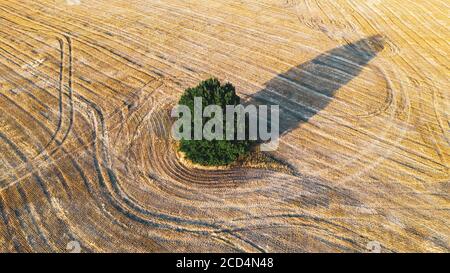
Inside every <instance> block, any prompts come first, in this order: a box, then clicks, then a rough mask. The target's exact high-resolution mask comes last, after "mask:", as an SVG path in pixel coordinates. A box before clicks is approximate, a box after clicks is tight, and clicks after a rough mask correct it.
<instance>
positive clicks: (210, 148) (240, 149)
mask: <svg viewBox="0 0 450 273" xmlns="http://www.w3.org/2000/svg"><path fill="white" fill-rule="evenodd" d="M195 97H201V98H202V112H203V110H204V109H205V107H206V106H208V105H218V106H220V107H221V109H222V111H223V112H222V113H223V124H224V126H223V127H222V130H223V135H224V136H225V135H226V134H225V133H226V126H225V124H226V123H225V122H226V121H225V118H226V115H225V106H226V105H234V106H236V105H238V104H240V98H239V96H238V95H236V90H235V88H234V86H233V85H232V84H230V83H226V84H224V85H221V83H220V81H219V80H218V79H216V78H211V79H208V80H206V81H203V82H201V83H200V84H199V85H198V86H197V87H194V88H188V89H186V90H185V92H184V94H183V95H182V96H181V98H180V101H179V104H180V105H186V106H187V107H189V109H190V110H191V113H192V120H191V139H190V140H189V139H181V141H180V145H179V149H180V151H181V152H183V153H184V154H185V155H186V157H187V158H188V159H189V160H191V161H192V162H194V163H197V164H201V165H206V166H220V165H227V164H230V163H232V162H234V161H235V160H237V159H238V158H239V157H240V156H243V155H245V154H247V153H248V152H249V151H250V149H251V146H252V144H253V142H252V141H248V140H226V139H224V140H206V139H202V140H194V115H193V113H194V98H195ZM213 117H214V116H212V117H210V118H205V117H203V123H202V124H203V125H204V124H206V123H207V122H208V120H210V119H211V118H213ZM234 126H235V130H234V132H235V133H236V132H237V129H236V127H237V120H236V117H235V120H234ZM234 139H236V138H234Z"/></svg>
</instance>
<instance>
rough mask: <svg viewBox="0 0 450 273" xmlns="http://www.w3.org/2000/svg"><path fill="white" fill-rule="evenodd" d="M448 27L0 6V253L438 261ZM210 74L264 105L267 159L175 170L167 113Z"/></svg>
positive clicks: (394, 18) (447, 208)
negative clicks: (376, 250)
mask: <svg viewBox="0 0 450 273" xmlns="http://www.w3.org/2000/svg"><path fill="white" fill-rule="evenodd" d="M449 14H450V8H449V3H448V1H443V0H442V1H437V0H427V1H425V0H421V1H403V0H384V1H383V0H371V1H363V0H347V1H344V0H338V1H332V0H327V1H325V0H324V1H314V0H284V1H282V0H276V1H275V0H262V1H256V0H252V1H247V0H245V1H229V0H214V1H212V0H210V1H206V0H204V1H191V0H190V1H188V0H186V1H178V0H164V1H153V0H132V1H127V0H110V1H106V0H102V1H94V0H67V1H66V0H56V1H54V0H40V1H31V0H21V1H18V0H8V1H6V0H1V1H0V25H1V28H0V113H1V114H0V115H1V116H0V117H1V118H0V252H66V251H68V250H69V251H70V250H71V249H72V246H73V241H76V242H79V244H80V247H81V251H83V252H90V251H92V252H105V251H133V252H134V251H137V252H142V251H145V252H148V251H150V252H172V251H176V252H181V251H195V252H204V251H205V252H206V251H219V252H234V251H249V252H275V251H276V252H303V251H307V252H310V251H323V252H329V251H331V252H354V251H357V252H364V251H369V250H368V249H369V248H370V247H371V246H373V245H374V244H375V245H376V244H379V245H381V251H383V252H398V251H400V252H404V251H406V252H409V251H419V252H422V251H437V252H449V251H450V238H449V236H450V198H449V193H450V171H449V163H450V122H449V120H450V118H449V117H450V116H449V115H450V111H449V110H450V92H449V90H450V82H449V66H450V61H449V57H448V54H449V53H450V45H449V41H450V29H449V23H450V20H449ZM210 76H217V77H219V78H220V79H221V80H223V81H229V82H231V83H233V84H234V85H235V86H236V88H237V91H238V93H239V95H240V96H241V97H242V98H244V99H245V100H247V101H248V102H252V101H253V102H258V103H261V102H269V103H272V104H279V105H280V107H281V130H282V133H283V134H282V136H281V137H280V146H279V149H278V150H277V151H276V152H272V153H271V154H270V155H269V156H270V157H271V158H273V159H274V160H275V161H276V162H277V163H276V164H266V165H264V164H263V165H258V166H254V165H252V164H249V165H242V166H239V167H232V168H225V169H223V168H222V169H202V168H197V167H193V166H191V165H189V164H188V163H186V162H185V161H183V160H181V159H180V158H179V156H178V154H177V153H176V152H175V148H174V147H175V146H174V143H173V141H171V138H170V135H169V132H170V125H171V119H170V116H169V111H170V109H171V107H172V106H173V105H175V104H176V102H177V100H178V98H179V96H180V94H181V93H182V92H183V90H184V89H185V88H187V87H190V86H194V85H196V84H197V83H198V82H199V81H201V80H203V79H206V78H208V77H210ZM277 164H278V165H279V166H278V167H277V166H276V165H277ZM280 166H281V167H280Z"/></svg>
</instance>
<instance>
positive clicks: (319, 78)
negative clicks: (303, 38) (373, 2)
mask: <svg viewBox="0 0 450 273" xmlns="http://www.w3.org/2000/svg"><path fill="white" fill-rule="evenodd" d="M383 48H384V39H383V37H382V36H381V35H374V36H371V37H368V38H365V39H361V40H358V41H356V42H354V43H351V44H347V45H344V46H341V47H337V48H334V49H332V50H330V51H327V52H325V53H323V54H321V55H319V56H317V57H316V58H314V59H312V60H310V61H308V62H306V63H303V64H301V65H299V66H296V67H293V68H291V69H290V70H288V71H287V72H285V73H282V74H279V75H278V76H277V77H275V78H273V79H272V80H270V81H269V82H267V83H266V84H265V86H266V88H264V89H263V90H261V91H259V92H257V93H256V94H254V95H253V96H252V97H251V98H250V99H249V100H247V101H246V102H245V104H247V105H249V104H254V105H279V109H280V112H279V118H280V124H279V126H280V127H279V132H280V136H281V135H283V134H286V133H287V132H289V131H291V130H293V129H295V128H297V127H298V126H299V125H300V124H301V123H303V122H307V121H308V120H309V119H310V118H311V117H312V116H314V115H315V114H316V113H318V112H319V111H320V110H322V109H323V108H325V107H326V106H327V105H328V104H329V103H330V102H331V100H332V99H333V96H334V94H335V93H336V91H337V90H339V89H340V88H341V87H342V86H344V85H346V84H347V83H348V82H350V81H351V80H352V79H353V78H355V77H357V76H358V75H359V74H360V73H361V71H362V69H363V68H364V66H366V65H367V64H368V63H369V62H370V61H371V60H372V59H373V58H374V57H375V56H376V55H377V54H378V52H380V51H381V50H383ZM269 123H270V120H269Z"/></svg>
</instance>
